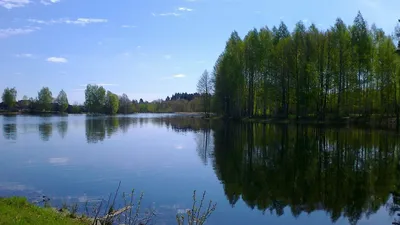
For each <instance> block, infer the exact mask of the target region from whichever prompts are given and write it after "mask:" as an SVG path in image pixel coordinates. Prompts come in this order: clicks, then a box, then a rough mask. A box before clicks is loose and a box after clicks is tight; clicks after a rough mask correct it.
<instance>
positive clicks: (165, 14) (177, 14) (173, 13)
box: [152, 12, 181, 16]
mask: <svg viewBox="0 0 400 225" xmlns="http://www.w3.org/2000/svg"><path fill="white" fill-rule="evenodd" d="M152 15H153V16H180V15H181V14H179V13H175V12H169V13H160V14H155V13H152Z"/></svg>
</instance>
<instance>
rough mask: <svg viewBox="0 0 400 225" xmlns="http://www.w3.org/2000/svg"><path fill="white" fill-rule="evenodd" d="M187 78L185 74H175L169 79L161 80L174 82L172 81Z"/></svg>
mask: <svg viewBox="0 0 400 225" xmlns="http://www.w3.org/2000/svg"><path fill="white" fill-rule="evenodd" d="M185 77H186V75H185V74H182V73H179V74H174V75H172V76H169V77H162V78H161V79H160V80H172V79H179V78H185Z"/></svg>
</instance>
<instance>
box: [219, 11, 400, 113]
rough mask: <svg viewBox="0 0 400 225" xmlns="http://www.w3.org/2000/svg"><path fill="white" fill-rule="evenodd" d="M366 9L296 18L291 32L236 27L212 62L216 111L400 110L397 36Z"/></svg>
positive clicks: (374, 111)
mask: <svg viewBox="0 0 400 225" xmlns="http://www.w3.org/2000/svg"><path fill="white" fill-rule="evenodd" d="M399 34H400V33H397V36H395V37H394V36H391V35H390V34H386V33H385V32H384V31H383V30H382V29H380V28H378V27H377V26H375V25H374V24H371V25H369V24H368V23H367V21H365V20H364V18H363V16H362V15H361V13H358V15H357V16H356V18H355V19H354V22H353V24H351V25H346V24H345V23H344V22H343V21H342V20H341V19H340V18H338V19H337V20H336V22H335V24H333V26H331V27H330V28H329V29H327V30H324V29H320V28H318V27H317V25H315V24H311V25H309V26H308V27H307V26H306V25H305V24H304V23H303V22H301V21H300V22H298V23H297V24H296V25H295V27H294V30H293V32H290V31H289V30H288V28H287V26H286V25H285V23H284V22H281V24H280V25H279V26H278V27H275V26H274V27H272V28H269V27H263V28H261V29H259V30H257V29H253V30H251V31H249V32H248V33H247V35H246V36H245V37H244V38H243V39H242V38H241V37H240V36H239V34H238V33H237V32H236V31H234V32H232V34H231V36H230V38H229V39H228V41H227V43H226V47H225V50H224V51H223V52H222V54H221V55H220V56H219V58H218V60H217V62H216V63H215V66H214V72H213V79H214V84H215V94H214V96H215V98H214V105H215V107H214V108H215V110H216V111H217V112H218V113H220V114H223V115H225V116H228V117H236V118H243V117H249V118H252V117H263V118H268V117H274V118H284V119H287V118H289V119H290V118H294V119H296V120H299V119H303V118H314V119H316V120H329V119H336V118H346V117H364V118H370V117H371V116H378V117H394V118H397V121H399V117H400V110H399V109H400V108H399V107H400V105H399V104H400V100H399V98H400V63H399V59H398V58H399V56H398V55H397V54H396V53H395V52H396V46H395V44H394V38H398V37H399Z"/></svg>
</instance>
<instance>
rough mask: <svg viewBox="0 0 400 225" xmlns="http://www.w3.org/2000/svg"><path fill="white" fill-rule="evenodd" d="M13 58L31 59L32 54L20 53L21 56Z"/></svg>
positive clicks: (17, 55)
mask: <svg viewBox="0 0 400 225" xmlns="http://www.w3.org/2000/svg"><path fill="white" fill-rule="evenodd" d="M15 57H17V58H33V54H30V53H21V54H15Z"/></svg>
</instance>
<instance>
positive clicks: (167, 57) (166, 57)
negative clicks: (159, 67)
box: [164, 55, 172, 59]
mask: <svg viewBox="0 0 400 225" xmlns="http://www.w3.org/2000/svg"><path fill="white" fill-rule="evenodd" d="M164 58H165V59H171V58H172V56H171V55H164Z"/></svg>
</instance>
